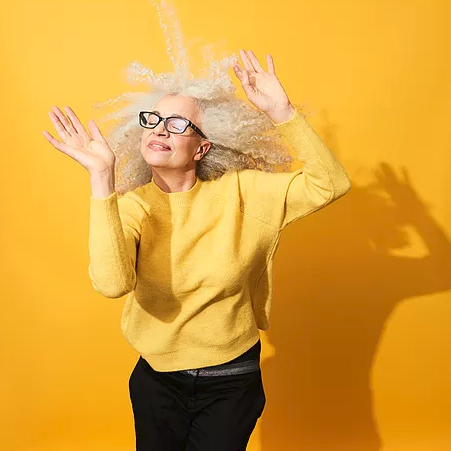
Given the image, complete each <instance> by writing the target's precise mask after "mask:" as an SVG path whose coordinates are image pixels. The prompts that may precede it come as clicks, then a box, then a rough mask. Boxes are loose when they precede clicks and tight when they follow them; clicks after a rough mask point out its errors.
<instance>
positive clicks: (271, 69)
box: [266, 53, 276, 75]
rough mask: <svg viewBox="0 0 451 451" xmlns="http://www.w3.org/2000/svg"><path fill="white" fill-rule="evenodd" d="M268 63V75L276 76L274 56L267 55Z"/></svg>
mask: <svg viewBox="0 0 451 451" xmlns="http://www.w3.org/2000/svg"><path fill="white" fill-rule="evenodd" d="M266 61H267V62H268V73H270V74H271V75H275V74H276V69H275V68H274V60H273V59H272V56H271V55H270V54H269V53H268V54H267V55H266Z"/></svg>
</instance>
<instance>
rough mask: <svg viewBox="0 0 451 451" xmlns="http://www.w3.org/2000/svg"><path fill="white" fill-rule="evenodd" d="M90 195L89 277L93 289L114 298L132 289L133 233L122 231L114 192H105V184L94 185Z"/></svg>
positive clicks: (133, 267)
mask: <svg viewBox="0 0 451 451" xmlns="http://www.w3.org/2000/svg"><path fill="white" fill-rule="evenodd" d="M98 188H99V189H98V190H93V196H91V198H90V219H89V244H88V245H89V257H90V262H89V277H90V279H91V281H92V285H93V287H94V289H95V290H96V291H98V292H99V293H101V294H103V295H104V296H106V297H110V298H118V297H121V296H123V295H124V294H127V293H129V292H130V291H132V290H133V289H134V286H135V283H136V272H135V260H136V247H135V237H134V236H133V235H132V234H131V233H129V234H128V235H127V236H128V241H127V239H126V235H125V234H124V229H123V225H122V223H121V217H120V214H119V207H118V194H117V193H116V192H112V193H111V194H110V195H109V196H108V197H105V198H104V197H98V198H97V197H94V196H95V195H99V194H103V195H106V194H108V191H109V188H108V187H107V186H102V185H101V184H100V185H98Z"/></svg>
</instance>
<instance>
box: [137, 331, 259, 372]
mask: <svg viewBox="0 0 451 451" xmlns="http://www.w3.org/2000/svg"><path fill="white" fill-rule="evenodd" d="M259 338H260V334H259V332H258V328H257V327H254V328H251V329H249V330H248V332H247V333H246V334H244V335H240V336H239V337H237V338H235V339H234V340H233V341H231V342H228V343H226V344H224V345H217V346H208V347H205V346H201V347H195V346H192V347H190V348H183V349H178V350H176V351H172V352H166V353H164V354H144V355H143V354H141V356H142V358H143V359H145V360H146V361H147V363H148V364H149V365H150V366H151V367H152V368H153V369H154V370H155V371H180V370H190V369H196V368H203V367H206V366H212V365H220V364H221V363H226V362H229V361H230V360H233V359H234V358H236V357H238V356H240V355H241V354H243V353H244V352H246V351H247V350H248V349H250V348H251V347H252V346H253V345H254V344H255V343H257V341H258V340H259ZM199 360H201V362H199ZM193 361H197V362H199V363H198V364H197V365H196V366H194V367H193V365H192V363H191V362H193Z"/></svg>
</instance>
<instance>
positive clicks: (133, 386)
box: [129, 340, 266, 451]
mask: <svg viewBox="0 0 451 451" xmlns="http://www.w3.org/2000/svg"><path fill="white" fill-rule="evenodd" d="M260 350H261V342H260V340H259V341H258V342H257V343H256V344H255V345H254V346H253V347H252V348H251V349H249V350H248V351H246V352H245V353H243V354H242V355H241V356H239V357H237V358H236V359H233V360H231V362H239V361H245V360H249V358H250V357H255V356H258V358H260ZM129 389H130V400H131V403H132V408H133V415H134V422H135V435H136V450H137V451H244V450H245V449H246V446H247V443H248V441H249V438H250V436H251V433H252V431H253V430H254V428H255V425H256V423H257V420H258V418H259V417H260V416H261V414H262V413H263V409H264V406H265V404H266V397H265V391H264V388H263V383H262V375H261V371H260V370H258V371H254V372H251V373H247V374H233V375H230V376H199V375H197V376H190V375H185V374H181V373H180V372H178V371H170V372H157V371H155V370H154V369H153V368H152V367H151V366H150V365H149V363H148V362H147V361H146V360H144V359H143V358H142V357H141V356H140V357H139V360H138V362H137V363H136V366H135V368H134V369H133V371H132V374H131V376H130V380H129Z"/></svg>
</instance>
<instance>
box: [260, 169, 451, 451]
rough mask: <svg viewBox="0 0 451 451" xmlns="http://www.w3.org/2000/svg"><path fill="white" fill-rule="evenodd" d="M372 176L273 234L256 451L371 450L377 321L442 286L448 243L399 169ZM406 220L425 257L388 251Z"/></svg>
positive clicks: (446, 282)
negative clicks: (263, 397)
mask: <svg viewBox="0 0 451 451" xmlns="http://www.w3.org/2000/svg"><path fill="white" fill-rule="evenodd" d="M374 172H375V175H376V179H377V181H376V182H375V183H374V184H372V185H368V186H361V187H360V186H356V185H355V184H353V187H352V189H351V191H350V192H349V193H348V194H347V195H346V196H345V197H344V198H343V199H341V200H339V201H338V202H336V203H335V204H331V205H329V206H328V207H327V208H325V209H323V210H320V211H318V212H316V213H315V214H313V215H311V216H309V217H306V218H304V219H302V220H300V221H298V222H297V223H294V224H292V225H290V226H288V227H287V229H286V230H285V231H284V233H283V235H282V239H281V243H280V248H279V250H278V252H277V254H276V257H275V258H276V263H275V274H274V277H275V279H274V284H275V286H274V300H273V307H272V312H271V325H270V328H269V330H268V332H267V334H268V338H269V340H270V342H271V346H274V348H275V350H276V356H274V357H270V358H268V359H266V360H264V361H263V362H262V374H263V378H264V387H265V391H266V393H267V397H268V400H269V402H268V405H267V407H266V409H265V412H264V414H263V416H262V418H261V419H260V421H261V424H260V440H261V444H262V445H261V450H262V451H276V450H277V451H292V450H293V451H294V450H296V451H379V450H380V449H381V440H380V437H379V434H378V430H377V424H376V421H375V418H374V414H373V406H372V393H371V388H370V377H371V374H370V373H371V369H372V362H373V359H374V356H375V353H376V351H377V348H378V342H379V340H380V337H381V335H382V332H383V328H384V324H385V322H386V320H387V319H388V317H389V316H390V314H391V313H392V311H393V309H394V308H395V307H396V305H397V303H399V302H401V301H403V300H405V299H407V298H409V297H413V296H420V295H427V294H431V293H438V292H442V291H445V290H449V289H450V288H451V277H450V274H451V243H450V241H449V239H448V238H447V236H446V235H445V233H444V232H443V230H441V228H440V227H439V226H438V225H437V224H436V223H435V222H434V220H433V218H432V216H431V215H430V213H429V212H428V208H427V207H426V206H425V205H424V203H423V202H422V201H421V199H420V198H419V196H418V195H417V193H416V192H415V190H414V189H413V187H412V185H411V183H410V181H408V177H407V179H406V178H405V177H406V176H407V172H406V171H404V175H403V176H402V177H400V176H399V174H397V172H396V171H394V170H393V168H391V167H390V166H389V165H388V164H386V163H383V164H381V165H380V167H379V168H377V170H375V171H374ZM406 180H407V181H406ZM387 194H388V196H389V198H388V199H387ZM406 226H409V227H412V226H413V227H414V228H415V229H416V230H417V232H418V234H419V235H420V237H421V238H422V240H423V241H424V243H425V245H426V247H427V248H428V255H427V256H425V257H422V258H408V257H401V256H396V255H393V254H392V253H390V250H394V249H401V248H403V247H406V246H407V245H408V244H409V242H408V239H407V235H406V232H405V229H404V228H405V227H406ZM284 242H289V243H290V245H289V246H284ZM293 243H297V245H296V246H293ZM277 261H279V262H280V261H283V262H284V265H283V266H284V269H283V271H278V270H277V268H278V267H280V266H279V265H280V263H279V265H278V264H277ZM281 292H283V295H281V294H280V293H281ZM293 359H295V360H296V362H295V363H293Z"/></svg>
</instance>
